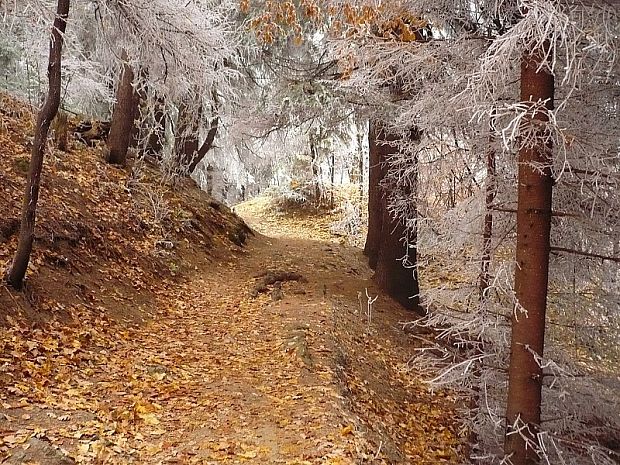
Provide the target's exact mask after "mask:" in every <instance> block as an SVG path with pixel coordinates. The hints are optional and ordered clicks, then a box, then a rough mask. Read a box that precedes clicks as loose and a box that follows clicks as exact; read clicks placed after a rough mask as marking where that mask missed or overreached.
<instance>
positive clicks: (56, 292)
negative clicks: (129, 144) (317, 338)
mask: <svg viewBox="0 0 620 465" xmlns="http://www.w3.org/2000/svg"><path fill="white" fill-rule="evenodd" d="M33 121H34V116H33V115H32V113H31V112H29V111H28V109H27V107H26V106H25V105H23V104H20V103H19V102H17V101H15V100H13V99H11V98H9V97H6V96H5V97H2V99H1V101H0V268H1V269H3V270H4V269H6V267H7V266H8V265H9V264H10V260H11V259H12V254H13V253H14V251H15V248H16V244H17V232H18V228H19V215H20V207H21V199H22V196H23V189H24V185H25V180H26V173H27V170H28V161H29V150H30V144H31V140H32V130H33ZM249 233H250V230H249V228H247V226H245V224H244V223H243V221H242V220H240V219H239V218H238V217H237V216H236V215H234V214H233V213H231V212H230V210H229V209H228V208H227V207H225V206H224V205H222V204H220V203H218V202H216V201H214V200H212V199H210V198H209V197H208V196H207V195H206V194H205V193H203V192H202V191H200V190H199V189H197V188H196V186H195V184H194V183H193V181H191V180H189V179H183V180H181V181H180V182H179V183H177V184H176V185H175V186H172V185H171V183H170V180H165V179H163V178H162V176H161V175H160V174H159V173H158V172H157V171H156V170H155V169H154V168H153V167H151V166H148V165H147V164H138V163H134V164H133V166H132V167H129V168H124V169H120V168H117V167H114V166H110V165H108V164H106V163H105V162H104V161H103V160H102V156H101V148H97V147H95V148H91V147H88V146H86V145H84V144H83V143H81V142H79V141H77V140H74V139H73V138H70V141H69V147H68V151H67V152H63V151H60V150H57V149H55V148H54V147H53V144H52V143H51V142H50V147H49V153H48V154H47V155H46V162H45V166H44V173H43V179H42V189H41V196H40V200H39V208H38V217H37V228H36V239H35V244H34V250H33V255H32V260H31V264H30V267H29V270H28V275H27V285H26V290H25V292H24V293H14V292H12V291H11V290H10V289H8V288H7V287H6V286H5V285H2V291H1V292H0V325H2V324H8V325H9V326H11V325H13V324H14V321H15V319H19V318H22V317H23V318H24V319H25V320H27V321H31V322H33V321H34V322H41V321H48V320H50V319H56V318H60V319H62V320H65V321H66V320H67V319H73V320H74V321H82V320H83V318H85V317H86V316H87V315H89V314H90V315H91V316H93V315H94V316H97V317H98V316H100V315H103V316H105V317H106V318H113V319H127V320H131V321H139V320H141V319H143V318H149V317H151V316H153V308H152V306H153V303H154V300H153V292H154V290H156V289H157V290H161V289H163V288H170V287H174V285H175V282H177V281H179V280H182V279H183V278H184V276H186V274H187V273H188V272H189V271H190V270H192V269H193V267H194V266H195V265H194V262H199V263H200V262H204V261H205V260H213V259H214V258H215V257H217V256H219V255H221V254H222V253H225V252H226V251H229V250H231V249H232V250H234V249H236V248H238V247H239V246H240V245H242V244H243V242H244V241H245V238H246V236H247V235H248V234H249ZM128 303H131V305H128Z"/></svg>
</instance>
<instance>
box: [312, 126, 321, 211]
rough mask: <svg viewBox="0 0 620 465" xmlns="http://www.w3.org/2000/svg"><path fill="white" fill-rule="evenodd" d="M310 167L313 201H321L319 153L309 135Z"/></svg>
mask: <svg viewBox="0 0 620 465" xmlns="http://www.w3.org/2000/svg"><path fill="white" fill-rule="evenodd" d="M310 168H311V169H312V185H313V188H314V201H315V202H316V203H317V204H318V203H319V202H320V201H321V186H320V185H319V177H320V173H319V153H318V149H317V147H316V142H315V141H314V138H313V137H312V136H310Z"/></svg>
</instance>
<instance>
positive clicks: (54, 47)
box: [7, 0, 69, 289]
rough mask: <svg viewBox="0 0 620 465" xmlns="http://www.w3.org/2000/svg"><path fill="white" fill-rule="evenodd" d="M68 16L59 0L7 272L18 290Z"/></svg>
mask: <svg viewBox="0 0 620 465" xmlns="http://www.w3.org/2000/svg"><path fill="white" fill-rule="evenodd" d="M68 16H69V0H58V3H57V7H56V18H55V19H54V24H53V26H52V32H51V38H50V49H49V62H48V67H47V75H48V81H49V90H48V92H47V97H46V99H45V102H44V103H43V107H42V108H41V110H40V111H39V114H38V116H37V122H36V126H35V132H34V141H33V144H32V152H31V155H30V166H29V168H28V178H27V180H26V191H25V193H24V200H23V206H22V217H21V224H20V230H19V241H18V244H17V251H16V252H15V257H14V258H13V262H12V264H11V268H10V269H9V271H8V273H7V281H8V283H9V284H10V285H11V286H12V287H13V288H15V289H21V287H22V286H23V283H24V277H25V276H26V270H27V269H28V262H29V261H30V253H31V252H32V243H33V240H34V227H35V221H36V212H37V202H38V200H39V189H40V185H41V172H42V170H43V158H44V155H45V145H46V142H47V136H48V133H49V129H50V125H51V123H52V120H53V119H54V117H55V116H56V114H57V113H58V108H59V106H60V92H61V84H62V70H61V63H62V47H63V40H64V33H65V30H66V27H67V18H68Z"/></svg>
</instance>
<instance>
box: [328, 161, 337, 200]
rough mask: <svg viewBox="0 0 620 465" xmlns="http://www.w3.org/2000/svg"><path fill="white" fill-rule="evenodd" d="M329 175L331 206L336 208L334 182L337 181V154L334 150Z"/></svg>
mask: <svg viewBox="0 0 620 465" xmlns="http://www.w3.org/2000/svg"><path fill="white" fill-rule="evenodd" d="M329 177H330V182H331V186H330V188H329V208H334V184H335V182H336V156H335V155H334V153H333V152H332V154H331V156H330V157H329Z"/></svg>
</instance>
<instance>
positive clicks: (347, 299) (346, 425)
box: [0, 211, 457, 465]
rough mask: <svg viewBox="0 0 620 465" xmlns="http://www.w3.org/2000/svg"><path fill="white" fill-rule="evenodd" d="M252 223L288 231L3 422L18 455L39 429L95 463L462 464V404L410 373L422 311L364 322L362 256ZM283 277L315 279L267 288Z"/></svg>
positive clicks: (184, 291) (225, 267)
mask: <svg viewBox="0 0 620 465" xmlns="http://www.w3.org/2000/svg"><path fill="white" fill-rule="evenodd" d="M244 213H245V216H246V220H247V221H248V222H249V223H250V224H251V225H252V226H253V227H255V228H256V229H257V230H258V231H260V232H262V233H264V234H273V235H276V236H278V237H267V236H264V235H261V234H258V235H257V237H256V238H254V239H252V240H250V241H249V243H248V244H247V246H246V247H245V248H244V249H242V250H238V251H237V252H236V253H234V254H232V255H231V256H230V257H229V258H228V259H227V260H225V261H222V262H213V263H211V264H209V265H208V266H207V267H204V268H203V265H201V266H200V268H203V269H200V268H198V267H199V264H198V263H197V264H196V266H197V268H198V269H197V272H196V273H195V278H194V279H192V280H190V281H188V282H186V283H184V284H182V285H180V287H178V288H177V289H176V290H175V293H174V294H172V295H170V294H162V295H159V296H158V301H159V307H158V309H157V312H156V313H157V314H158V317H157V318H156V319H155V321H153V322H151V323H149V324H147V325H144V326H141V327H138V328H134V329H131V330H128V331H127V334H123V335H121V336H122V337H120V338H119V340H118V341H117V342H116V343H114V344H113V345H112V346H110V347H108V348H105V349H101V351H100V353H97V354H93V358H92V361H91V362H90V366H88V367H87V368H85V369H84V370H83V371H80V372H79V373H74V374H72V384H71V386H72V387H71V388H70V389H66V388H62V387H59V388H58V389H57V390H56V391H55V394H54V395H52V396H51V397H50V398H48V399H47V400H46V401H45V402H44V403H42V404H40V405H38V406H37V407H36V408H33V407H32V406H28V407H25V408H24V410H19V409H18V410H16V409H15V408H14V407H13V408H12V409H11V410H8V411H5V413H4V415H5V418H8V421H5V422H4V423H2V412H0V427H2V428H3V430H4V431H10V432H11V433H12V435H13V436H15V438H13V440H14V442H15V443H17V446H16V448H17V449H19V448H20V447H22V448H23V445H21V446H20V445H19V442H20V441H18V438H19V437H20V436H19V434H20V431H21V432H22V433H23V432H24V431H26V430H30V429H31V428H32V425H33V422H35V421H36V422H37V423H36V424H37V425H38V428H39V430H40V431H42V433H41V434H39V437H43V438H44V439H45V440H46V441H49V442H50V443H52V444H54V445H56V446H61V447H62V448H64V449H66V450H67V451H68V455H70V456H72V457H75V458H77V459H78V461H79V462H85V463H102V464H104V463H145V464H172V463H178V464H185V463H188V464H189V463H198V464H221V463H257V464H289V465H294V464H354V463H368V464H381V463H383V464H397V463H403V464H406V463H411V464H429V465H430V464H437V463H456V461H457V452H456V451H457V447H456V445H455V444H456V440H455V437H454V433H453V430H454V428H453V425H451V423H452V413H451V401H450V399H449V397H448V396H447V395H446V394H441V393H440V394H436V395H434V396H431V395H430V393H428V392H427V391H426V389H425V388H424V386H423V385H422V384H420V381H419V380H417V379H416V378H415V374H413V373H411V372H410V371H409V370H407V369H406V364H407V361H408V359H409V357H410V356H411V355H412V354H413V351H414V346H413V345H412V343H411V340H410V339H409V336H408V335H407V334H406V333H405V332H403V331H402V327H401V325H399V322H402V321H406V320H407V319H411V315H408V314H406V313H404V312H403V311H401V310H400V309H399V308H398V307H396V306H394V305H393V304H391V303H390V302H389V301H387V300H385V299H380V300H379V301H378V302H377V303H376V304H375V306H374V312H375V313H374V315H373V320H372V322H370V324H369V322H368V320H367V317H366V316H365V315H364V314H363V312H364V311H365V310H366V308H365V301H366V296H365V291H364V289H366V288H368V287H369V286H370V284H369V282H368V278H369V276H370V270H369V269H368V268H367V266H366V265H365V261H364V259H363V256H362V254H361V251H360V250H359V249H354V248H349V247H346V246H343V245H340V244H337V243H333V242H325V241H319V240H312V236H313V232H312V231H309V230H307V229H295V228H294V227H289V228H288V229H287V228H284V229H282V228H281V227H280V226H281V225H280V226H278V227H276V228H275V229H274V225H276V224H275V223H273V222H271V223H270V222H268V221H266V222H264V221H262V219H260V218H258V217H256V216H253V214H252V212H248V211H245V212H242V214H244ZM268 271H283V272H287V273H293V272H294V273H297V274H299V275H301V279H300V280H293V281H286V282H276V283H267V284H266V283H265V281H264V277H265V276H263V274H264V272H268ZM293 276H294V277H299V276H297V275H293ZM267 277H269V276H267ZM271 277H272V278H273V276H271ZM272 281H273V279H272ZM261 284H262V285H261ZM369 293H370V294H371V295H376V291H375V290H373V289H372V287H371V288H370V289H369ZM362 295H363V297H361V296H362ZM360 299H361V300H360ZM362 304H363V305H362ZM23 437H24V438H26V436H23ZM26 444H28V443H26ZM17 449H13V450H17ZM9 463H20V462H19V461H14V462H9ZM48 463H52V462H51V461H49V462H48ZM58 463H62V462H58Z"/></svg>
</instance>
